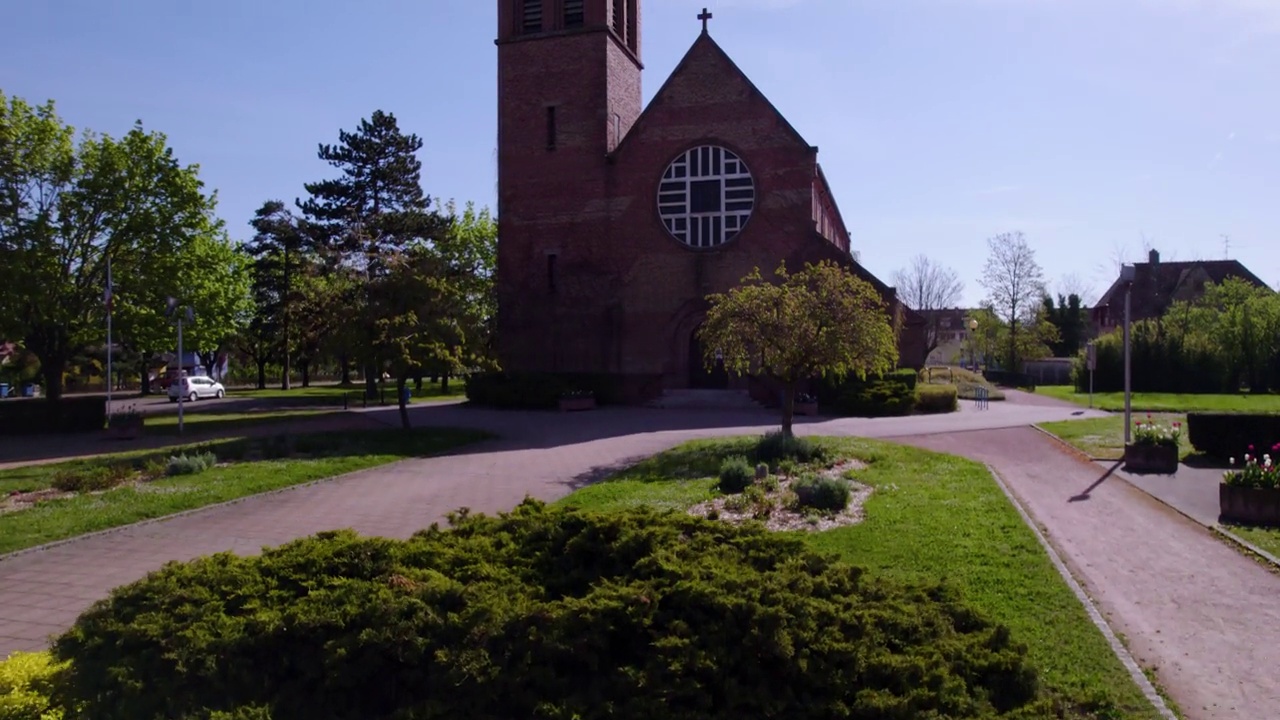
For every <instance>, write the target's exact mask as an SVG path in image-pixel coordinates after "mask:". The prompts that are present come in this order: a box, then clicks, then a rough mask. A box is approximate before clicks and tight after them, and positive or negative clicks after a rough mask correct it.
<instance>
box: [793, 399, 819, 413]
mask: <svg viewBox="0 0 1280 720" xmlns="http://www.w3.org/2000/svg"><path fill="white" fill-rule="evenodd" d="M792 409H793V411H794V413H795V414H796V415H817V414H818V403H816V402H811V403H801V402H798V403H796V404H795V406H794V407H793V408H792Z"/></svg>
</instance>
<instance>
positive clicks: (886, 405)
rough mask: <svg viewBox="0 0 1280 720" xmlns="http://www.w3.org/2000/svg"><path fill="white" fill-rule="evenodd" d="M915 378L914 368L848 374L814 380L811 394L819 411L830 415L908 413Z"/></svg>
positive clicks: (912, 397) (872, 415) (876, 415)
mask: <svg viewBox="0 0 1280 720" xmlns="http://www.w3.org/2000/svg"><path fill="white" fill-rule="evenodd" d="M918 379H919V376H918V375H917V374H916V371H915V370H895V371H893V372H891V373H888V374H887V375H883V376H880V377H874V376H869V377H867V378H866V379H865V380H864V379H861V378H859V377H858V376H856V375H852V374H851V375H849V376H848V377H845V378H843V379H839V380H830V379H827V380H823V381H821V382H819V383H815V384H816V386H817V387H816V389H817V392H816V393H815V394H816V395H817V396H818V405H819V407H821V408H822V410H823V412H826V413H828V414H832V415H854V416H859V417H880V416H890V415H909V414H911V411H912V410H913V409H914V408H915V404H916V393H915V389H916V381H917V380H918Z"/></svg>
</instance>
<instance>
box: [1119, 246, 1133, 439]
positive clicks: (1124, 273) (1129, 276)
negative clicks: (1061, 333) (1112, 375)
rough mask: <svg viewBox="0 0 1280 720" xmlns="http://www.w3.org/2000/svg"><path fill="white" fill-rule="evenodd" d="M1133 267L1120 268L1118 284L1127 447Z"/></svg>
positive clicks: (1130, 427) (1130, 433)
mask: <svg viewBox="0 0 1280 720" xmlns="http://www.w3.org/2000/svg"><path fill="white" fill-rule="evenodd" d="M1134 274H1135V269H1134V266H1133V265H1122V266H1121V267H1120V282H1122V283H1124V444H1125V446H1126V447H1127V446H1128V445H1129V444H1130V442H1131V441H1132V440H1133V418H1132V402H1131V400H1132V394H1133V393H1132V384H1131V381H1132V375H1131V373H1130V361H1129V358H1130V355H1131V354H1132V353H1131V351H1130V349H1129V298H1130V296H1131V295H1132V294H1133V278H1134Z"/></svg>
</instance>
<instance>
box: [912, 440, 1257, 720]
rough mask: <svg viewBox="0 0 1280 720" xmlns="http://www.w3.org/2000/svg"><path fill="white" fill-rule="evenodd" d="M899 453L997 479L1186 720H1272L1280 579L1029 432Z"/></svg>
mask: <svg viewBox="0 0 1280 720" xmlns="http://www.w3.org/2000/svg"><path fill="white" fill-rule="evenodd" d="M905 442H907V443H909V444H912V445H917V446H920V447H925V448H929V449H931V450H938V451H941V452H947V453H953V454H956V455H964V456H967V457H971V458H973V459H975V460H980V461H982V462H986V463H988V464H990V465H991V466H993V467H994V468H996V470H997V471H998V472H999V473H1000V475H1001V476H1002V477H1003V478H1004V479H1005V481H1006V482H1007V483H1008V484H1009V486H1010V489H1011V490H1013V492H1014V494H1015V495H1017V496H1018V497H1019V499H1020V500H1021V501H1022V502H1023V503H1024V504H1025V505H1026V507H1027V509H1028V510H1029V511H1030V513H1031V515H1032V516H1033V517H1035V519H1036V521H1037V522H1038V523H1039V524H1040V525H1041V526H1043V527H1044V528H1045V529H1046V530H1047V534H1048V535H1049V538H1050V539H1051V540H1052V541H1053V543H1054V544H1055V545H1056V546H1057V547H1058V548H1059V549H1060V551H1061V553H1062V554H1063V556H1064V557H1065V558H1066V560H1067V562H1068V564H1069V565H1070V566H1071V569H1072V573H1073V574H1074V575H1075V576H1076V578H1077V579H1078V580H1079V581H1080V583H1081V584H1082V585H1083V586H1084V587H1085V589H1086V590H1087V591H1088V592H1089V594H1090V595H1091V596H1092V597H1093V598H1094V599H1095V600H1096V601H1097V602H1098V604H1099V607H1100V608H1101V609H1102V611H1103V613H1104V614H1105V615H1106V616H1107V619H1108V621H1109V622H1110V623H1111V624H1112V627H1113V628H1115V630H1116V631H1117V633H1120V634H1122V635H1124V636H1127V638H1128V643H1129V649H1130V650H1131V651H1132V652H1133V655H1134V657H1136V658H1137V659H1138V661H1139V662H1140V663H1141V664H1142V665H1143V666H1144V667H1149V668H1151V667H1154V668H1156V670H1157V676H1158V678H1159V680H1160V682H1161V684H1163V685H1164V687H1165V689H1166V690H1167V691H1168V692H1169V694H1170V696H1171V697H1173V699H1174V700H1175V701H1176V702H1177V703H1178V705H1179V706H1181V708H1182V710H1183V712H1184V714H1185V716H1186V717H1187V718H1189V719H1190V720H1219V719H1221V720H1227V719H1228V718H1229V719H1231V720H1237V719H1238V720H1269V719H1271V718H1280V603H1277V602H1276V600H1277V599H1278V598H1280V577H1278V576H1276V575H1274V574H1272V573H1270V572H1268V571H1267V570H1266V569H1265V568H1264V567H1262V566H1261V565H1259V564H1258V563H1257V562H1255V561H1253V560H1251V559H1249V558H1247V557H1245V556H1243V555H1241V554H1240V553H1238V552H1236V551H1235V550H1233V549H1231V548H1230V547H1229V546H1228V545H1227V544H1225V543H1224V542H1222V541H1221V540H1219V539H1217V538H1215V537H1214V536H1213V535H1212V534H1211V533H1210V532H1209V531H1208V530H1206V529H1205V528H1203V527H1201V526H1200V525H1197V524H1196V523H1194V522H1192V521H1191V520H1188V519H1187V518H1185V517H1183V516H1182V515H1180V514H1178V513H1177V512H1176V511H1174V510H1172V509H1171V508H1168V507H1166V506H1164V505H1163V504H1161V503H1160V502H1158V501H1156V500H1155V499H1153V498H1151V497H1149V496H1147V495H1146V494H1145V493H1143V492H1142V491H1141V490H1139V489H1137V488H1135V487H1133V486H1132V485H1129V484H1128V483H1126V482H1125V481H1123V480H1121V479H1120V478H1118V477H1115V476H1114V475H1107V469H1106V468H1100V467H1098V466H1097V465H1096V464H1094V463H1091V462H1088V461H1085V460H1083V459H1082V458H1081V457H1080V456H1079V455H1077V454H1076V453H1074V452H1072V451H1070V450H1067V449H1064V448H1063V447H1062V446H1061V445H1059V444H1058V443H1057V442H1056V441H1054V440H1053V439H1051V438H1048V437H1046V436H1045V435H1043V434H1042V433H1040V432H1038V431H1036V430H1033V429H1031V428H1015V429H1003V430H989V431H981V432H969V433H953V434H949V435H933V436H928V437H917V438H910V439H906V440H905Z"/></svg>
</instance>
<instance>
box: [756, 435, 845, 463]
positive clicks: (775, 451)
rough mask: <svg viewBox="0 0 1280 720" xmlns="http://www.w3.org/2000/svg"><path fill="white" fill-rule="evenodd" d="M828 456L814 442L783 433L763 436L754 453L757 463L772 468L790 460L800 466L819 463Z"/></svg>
mask: <svg viewBox="0 0 1280 720" xmlns="http://www.w3.org/2000/svg"><path fill="white" fill-rule="evenodd" d="M826 456H827V453H826V451H825V450H824V449H823V448H822V446H821V445H818V444H817V443H815V442H814V441H812V440H810V439H808V438H803V437H797V436H795V435H786V434H784V433H782V432H781V431H777V432H771V433H766V434H765V435H763V436H762V437H761V438H760V439H759V440H757V441H756V446H755V449H754V451H753V452H752V457H753V459H754V460H755V461H756V462H761V463H765V464H767V465H769V466H770V467H779V464H780V463H783V462H785V461H788V460H790V461H792V462H793V463H800V464H804V463H811V462H817V461H821V460H824V459H826Z"/></svg>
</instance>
